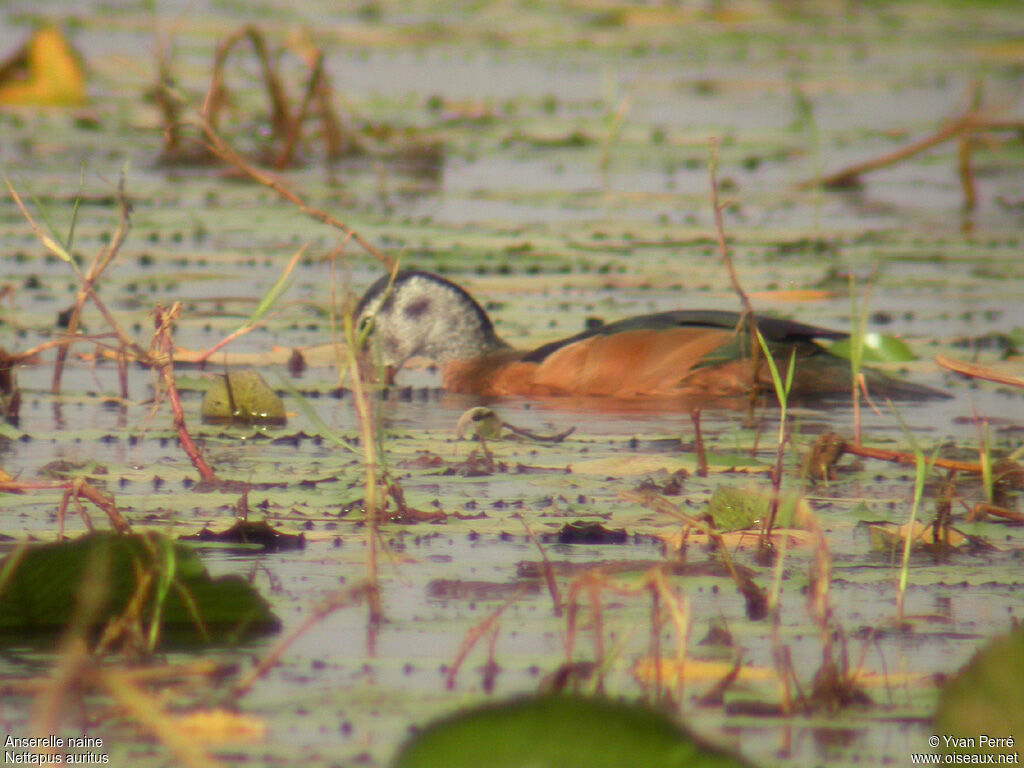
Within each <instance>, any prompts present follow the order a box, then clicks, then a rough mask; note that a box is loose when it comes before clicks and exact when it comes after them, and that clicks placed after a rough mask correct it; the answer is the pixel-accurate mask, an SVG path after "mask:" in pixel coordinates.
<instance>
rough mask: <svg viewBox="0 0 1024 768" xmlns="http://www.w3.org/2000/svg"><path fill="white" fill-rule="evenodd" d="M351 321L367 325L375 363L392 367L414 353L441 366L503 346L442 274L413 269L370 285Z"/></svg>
mask: <svg viewBox="0 0 1024 768" xmlns="http://www.w3.org/2000/svg"><path fill="white" fill-rule="evenodd" d="M355 322H356V327H357V328H358V329H359V330H360V331H362V329H363V328H365V327H366V326H367V324H368V325H369V329H370V335H369V338H370V343H371V344H372V346H373V349H374V350H375V351H376V353H377V354H378V355H379V356H380V361H381V362H382V363H384V364H385V365H393V366H395V367H396V368H400V367H401V366H402V364H403V363H405V362H406V361H407V360H408V359H409V358H410V357H413V356H422V357H427V358H430V359H431V360H434V361H435V362H437V363H438V364H440V365H445V364H446V363H449V362H451V361H452V360H468V359H472V358H477V357H481V356H483V355H486V354H488V353H490V352H494V351H496V350H499V349H506V348H507V347H508V345H507V344H505V342H503V341H502V340H501V339H499V338H498V336H497V335H496V334H495V332H494V325H493V324H492V323H491V320H490V318H489V317H488V316H487V313H486V312H485V311H484V309H483V307H481V306H480V305H479V304H477V303H476V301H474V300H473V297H472V296H470V295H469V294H468V293H466V292H465V291H464V290H463V289H462V288H460V287H459V286H457V285H455V283H452V282H450V281H448V280H445V279H444V278H443V277H440V276H438V275H435V274H432V273H430V272H420V271H418V270H412V269H404V270H400V271H399V272H398V273H396V275H395V279H394V281H392V280H391V276H390V275H385V276H384V277H382V278H381V279H380V280H378V281H377V282H375V283H374V284H373V285H371V286H370V288H369V289H368V290H367V291H366V293H365V294H363V298H362V299H361V300H360V301H359V306H357V307H356V313H355Z"/></svg>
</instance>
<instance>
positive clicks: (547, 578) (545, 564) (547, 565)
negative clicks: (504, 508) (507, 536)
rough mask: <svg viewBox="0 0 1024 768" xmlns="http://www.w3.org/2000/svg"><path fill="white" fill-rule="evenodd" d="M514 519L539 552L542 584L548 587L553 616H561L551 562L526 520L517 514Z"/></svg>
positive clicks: (560, 605)
mask: <svg viewBox="0 0 1024 768" xmlns="http://www.w3.org/2000/svg"><path fill="white" fill-rule="evenodd" d="M516 517H518V518H519V522H521V523H522V524H523V528H525V529H526V535H527V536H528V537H529V539H530V541H532V542H533V545H534V546H535V547H536V548H537V551H538V552H540V559H541V570H542V571H543V573H544V582H545V583H546V584H547V586H548V594H549V595H551V602H552V604H553V605H554V610H555V616H561V615H562V596H561V595H560V594H559V592H558V583H557V582H556V581H555V570H554V569H553V568H552V567H551V561H550V560H548V556H547V553H546V552H545V551H544V547H542V546H541V545H540V542H539V541H538V540H537V537H536V536H535V535H534V533H533V530H532V529H531V528H530V526H529V525H528V524H527V522H526V518H524V517H523V516H522V515H519V514H517V515H516Z"/></svg>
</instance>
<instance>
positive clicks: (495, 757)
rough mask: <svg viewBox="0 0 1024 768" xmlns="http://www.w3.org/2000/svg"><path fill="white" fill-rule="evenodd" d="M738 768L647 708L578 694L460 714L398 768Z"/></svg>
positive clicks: (413, 747) (408, 749)
mask: <svg viewBox="0 0 1024 768" xmlns="http://www.w3.org/2000/svg"><path fill="white" fill-rule="evenodd" d="M484 765H486V766H490V768H635V766H640V765H643V766H658V768H669V767H670V766H680V768H682V766H687V768H727V767H729V768H732V767H733V766H745V765H749V763H747V762H746V761H744V760H743V759H742V758H740V757H737V756H735V755H732V754H730V753H728V752H726V751H725V750H723V749H720V748H718V747H714V746H712V745H710V744H707V743H706V742H703V741H701V740H700V739H698V738H697V737H695V736H693V735H692V734H690V733H689V732H688V731H686V730H685V729H684V728H683V727H682V726H680V725H679V724H678V723H676V722H674V721H673V720H671V719H669V718H668V717H666V716H665V715H663V714H661V713H658V712H655V711H653V710H651V709H648V708H646V707H642V706H637V705H632V704H626V703H622V702H615V701H608V700H604V699H588V698H583V697H579V696H539V697H527V698H521V699H514V700H512V701H508V702H503V703H501V704H490V705H486V706H482V707H479V708H477V709H473V710H470V711H468V712H461V713H459V714H456V715H454V716H452V717H448V718H444V719H442V720H439V721H437V722H435V723H433V724H432V725H429V726H428V727H427V728H426V729H425V730H424V731H423V732H421V733H420V734H418V735H417V736H415V737H414V738H413V739H412V740H411V741H410V742H408V743H407V744H406V745H405V746H404V747H403V748H402V750H401V752H400V753H399V755H398V757H397V758H396V759H395V761H394V763H392V768H432V766H438V768H441V766H443V767H444V768H479V766H484Z"/></svg>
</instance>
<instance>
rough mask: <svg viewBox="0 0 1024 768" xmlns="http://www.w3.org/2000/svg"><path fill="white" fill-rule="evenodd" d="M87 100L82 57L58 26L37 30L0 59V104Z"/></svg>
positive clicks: (71, 103)
mask: <svg viewBox="0 0 1024 768" xmlns="http://www.w3.org/2000/svg"><path fill="white" fill-rule="evenodd" d="M84 103H85V73H84V72H83V71H82V65H81V63H80V61H79V57H78V56H77V54H76V53H75V52H74V50H72V48H71V45H70V44H69V43H68V41H67V40H66V39H65V38H64V35H63V34H62V33H61V31H60V30H59V29H57V28H55V27H43V28H41V29H38V30H36V32H35V33H33V35H32V36H31V37H30V38H29V39H28V42H26V43H25V45H23V46H22V47H21V48H19V49H18V50H17V51H15V52H14V53H13V54H11V55H10V56H9V57H8V58H7V59H6V60H5V61H4V62H2V63H0V104H12V105H28V104H41V105H46V106H76V105H79V104H84Z"/></svg>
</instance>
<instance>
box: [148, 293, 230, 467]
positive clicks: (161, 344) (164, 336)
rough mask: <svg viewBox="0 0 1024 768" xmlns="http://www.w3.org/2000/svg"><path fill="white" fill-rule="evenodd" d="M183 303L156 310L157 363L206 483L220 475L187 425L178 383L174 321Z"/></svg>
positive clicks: (183, 439) (181, 438)
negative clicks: (172, 332)
mask: <svg viewBox="0 0 1024 768" xmlns="http://www.w3.org/2000/svg"><path fill="white" fill-rule="evenodd" d="M180 310H181V305H180V304H179V303H178V302H175V303H174V304H172V305H171V307H170V309H167V310H165V309H164V308H163V306H162V305H160V304H157V305H156V308H155V309H154V310H153V325H154V326H155V327H156V331H155V332H154V334H153V352H154V353H155V354H153V357H154V361H153V364H154V365H155V366H156V369H157V372H158V373H159V374H160V378H161V380H162V381H163V383H164V387H165V388H166V389H167V399H168V400H169V401H170V403H171V413H172V415H173V418H174V428H175V429H176V430H177V431H178V442H180V443H181V447H182V449H183V450H184V451H185V453H186V454H188V457H189V459H190V460H191V461H192V466H194V467H195V468H196V470H198V472H199V476H200V477H201V478H202V481H203V482H204V483H216V482H217V476H216V475H215V474H214V472H213V470H212V469H210V465H209V464H207V463H206V460H205V459H204V458H203V454H202V453H201V452H200V450H199V447H198V446H197V445H196V444H195V443H194V442H193V441H192V437H191V436H190V435H189V433H188V428H187V427H186V426H185V411H184V410H183V409H182V407H181V400H180V399H179V398H178V388H177V387H176V386H175V385H174V346H173V342H172V341H171V323H173V322H174V319H175V318H176V317H177V316H178V312H179V311H180Z"/></svg>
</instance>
